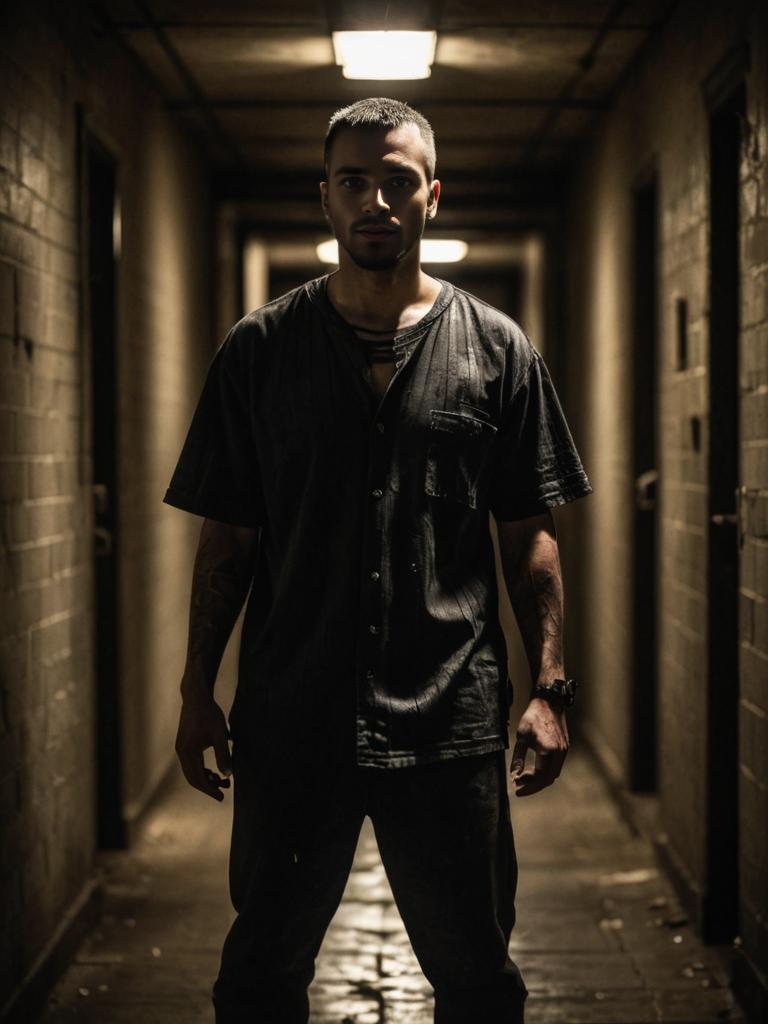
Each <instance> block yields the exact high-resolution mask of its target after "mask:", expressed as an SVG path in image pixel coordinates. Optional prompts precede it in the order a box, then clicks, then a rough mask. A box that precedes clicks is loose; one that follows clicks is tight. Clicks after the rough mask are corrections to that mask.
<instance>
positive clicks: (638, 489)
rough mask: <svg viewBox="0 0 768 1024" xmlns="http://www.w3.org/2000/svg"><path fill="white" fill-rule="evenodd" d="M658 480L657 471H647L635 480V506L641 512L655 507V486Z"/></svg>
mask: <svg viewBox="0 0 768 1024" xmlns="http://www.w3.org/2000/svg"><path fill="white" fill-rule="evenodd" d="M658 480H659V471H658V470H657V469H647V470H646V471H645V473H641V474H640V476H639V477H638V478H637V479H636V480H635V505H636V506H637V508H639V509H641V510H642V511H648V510H649V509H652V508H655V507H656V484H657V483H658Z"/></svg>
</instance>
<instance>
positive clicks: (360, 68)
mask: <svg viewBox="0 0 768 1024" xmlns="http://www.w3.org/2000/svg"><path fill="white" fill-rule="evenodd" d="M331 35H332V39H333V52H334V54H335V56H336V63H337V64H341V66H342V71H343V74H344V77H345V78H366V79H368V80H369V81H370V80H374V79H376V80H378V81H394V80H395V79H406V78H408V79H412V78H429V76H430V74H431V73H432V61H433V60H434V59H435V45H436V43H437V32H333V33H332V34H331Z"/></svg>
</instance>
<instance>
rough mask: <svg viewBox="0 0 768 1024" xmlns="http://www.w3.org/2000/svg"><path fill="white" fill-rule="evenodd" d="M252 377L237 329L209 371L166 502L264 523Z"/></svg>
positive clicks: (242, 522)
mask: <svg viewBox="0 0 768 1024" xmlns="http://www.w3.org/2000/svg"><path fill="white" fill-rule="evenodd" d="M249 380H250V377H249V373H248V368H247V367H246V366H242V365H240V360H239V359H238V357H237V353H236V352H235V351H234V329H233V331H230V333H229V335H227V338H226V339H225V341H224V342H223V344H222V345H221V347H220V348H219V350H218V352H217V353H216V355H215V357H214V359H213V362H212V363H211V366H210V368H209V370H208V374H207V377H206V380H205V384H204V386H203V391H202V394H201V395H200V400H199V401H198V403H197V408H196V409H195V413H194V416H193V418H192V423H191V425H190V427H189V432H188V433H187V438H186V441H185V442H184V446H183V448H182V450H181V455H180V456H179V461H178V462H177V464H176V469H175V470H174V472H173V476H172V477H171V481H170V484H169V487H168V490H167V491H166V494H165V497H164V499H163V500H164V501H165V502H166V503H167V504H169V505H173V506H175V507H176V508H180V509H183V510H184V511H185V512H192V513H194V514H195V515H199V516H205V517H207V518H209V519H216V520H218V521H219V522H223V523H231V524H232V525H233V526H250V527H256V526H259V525H261V524H262V523H263V521H264V516H263V506H264V502H263V493H262V488H261V479H260V473H259V466H258V461H257V457H256V448H255V444H254V440H253V433H252V411H251V409H250V398H249V395H250V392H251V389H250V387H249Z"/></svg>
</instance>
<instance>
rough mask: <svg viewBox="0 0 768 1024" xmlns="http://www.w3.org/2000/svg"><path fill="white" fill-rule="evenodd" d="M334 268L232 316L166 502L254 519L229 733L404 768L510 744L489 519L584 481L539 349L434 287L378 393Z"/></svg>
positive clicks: (535, 508) (466, 300) (576, 489)
mask: <svg viewBox="0 0 768 1024" xmlns="http://www.w3.org/2000/svg"><path fill="white" fill-rule="evenodd" d="M327 280H328V279H327V277H321V278H318V279H317V280H314V281H310V282H309V283H307V284H306V285H303V286H302V287H300V288H297V289H296V290H294V291H292V292H289V293H288V294H287V295H284V296H282V297H281V298H279V299H276V300H275V301H274V302H271V303H269V304H268V305H266V306H263V307H261V308H260V309H257V310H255V311H254V312H253V313H250V314H248V316H246V317H244V318H243V319H242V320H241V321H240V322H239V323H238V324H236V325H235V326H234V327H233V328H232V330H231V331H230V333H229V335H228V336H227V338H226V339H225V341H224V343H223V345H222V346H221V348H220V349H219V351H218V353H217V354H216V356H215V358H214V360H213V363H212V365H211V368H210V370H209V373H208V377H207V380H206V383H205V387H204V389H203V393H202V396H201V398H200V402H199V404H198V407H197V410H196V412H195V416H194V419H193V421H192V425H191V427H190V430H189V434H188V436H187V440H186V442H185V444H184V448H183V451H182V453H181V457H180V459H179V462H178V465H177V467H176V470H175V472H174V474H173V478H172V480H171V484H170V487H169V489H168V492H167V494H166V497H165V500H166V501H167V502H168V503H170V504H172V505H175V506H177V507H179V508H182V509H186V510H187V511H189V512H193V513H197V514H198V515H202V516H207V517H209V518H211V519H216V520H220V521H222V522H226V523H233V524H236V525H242V526H251V527H260V542H259V548H258V558H257V564H256V568H255V574H254V581H253V586H252V588H251V592H250V596H249V599H248V604H247V609H246V615H245V621H244V628H243V635H242V641H241V649H240V667H239V676H238V686H237V692H236V697H235V701H234V705H233V708H232V711H231V713H230V728H231V730H232V734H233V736H234V735H248V736H249V737H250V738H252V739H253V741H254V742H260V743H262V744H264V745H265V748H266V749H268V750H269V751H270V752H271V753H272V754H274V755H276V756H279V757H283V758H294V757H296V756H299V757H300V756H301V755H302V754H305V755H306V756H307V757H308V758H309V759H310V760H311V758H313V757H318V756H326V755H331V754H332V752H333V750H335V749H342V748H346V749H347V750H349V751H350V752H351V751H353V749H354V751H356V759H357V763H358V764H359V765H365V766H380V767H396V766H403V765H411V764H416V763H420V762H424V761H434V760H442V759H445V758H453V757H459V756H464V755H469V754H478V753H482V752H486V751H491V750H499V749H502V748H504V747H506V746H508V739H507V725H508V716H509V700H508V696H509V688H508V680H507V656H506V647H505V642H504V636H503V633H502V630H501V626H500V623H499V615H498V593H497V583H496V572H495V562H494V554H493V545H492V540H491V534H490V530H489V517H488V513H489V511H490V512H491V513H493V515H494V516H495V517H496V518H497V519H498V520H509V519H521V518H524V517H526V516H531V515H535V514H537V513H540V512H542V511H544V510H546V509H547V508H551V507H553V506H556V505H561V504H563V503H564V502H568V501H572V500H573V499H575V498H578V497H580V496H582V495H585V494H588V493H589V492H590V491H591V486H590V483H589V481H588V479H587V476H586V474H585V472H584V470H583V468H582V465H581V462H580V459H579V456H578V453H577V451H576V449H575V447H574V444H573V441H572V439H571V435H570V432H569V430H568V427H567V424H566V422H565V419H564V416H563V413H562V409H561V407H560V404H559V402H558V399H557V396H556V394H555V391H554V388H553V386H552V382H551V380H550V377H549V374H548V372H547V368H546V366H545V364H544V361H543V359H542V357H541V355H540V354H539V353H538V352H537V350H536V349H535V348H534V347H533V345H532V344H531V343H530V341H529V340H528V339H527V337H526V336H525V334H524V333H523V331H522V330H521V329H520V328H519V327H518V326H517V324H516V323H515V322H514V321H513V320H511V319H510V318H509V317H507V316H505V315H504V314H502V313H500V312H499V311H498V310H496V309H493V308H492V307H491V306H488V305H487V304H486V303H484V302H482V301H480V300H479V299H477V298H475V297H474V296H472V295H469V294H468V293H467V292H464V291H462V290H461V289H459V288H455V287H454V286H452V285H451V284H449V283H447V282H442V289H441V292H440V295H439V296H438V298H437V300H436V302H435V304H434V305H433V307H432V309H431V310H430V311H429V312H428V313H427V314H426V316H424V317H423V318H422V320H421V321H419V323H418V324H416V325H415V326H413V327H411V328H408V329H407V330H405V331H403V332H401V333H400V334H399V335H398V336H396V337H395V342H394V347H395V372H394V376H393V378H392V380H391V382H390V384H389V386H388V388H387V391H386V393H385V394H384V396H383V397H380V396H379V395H378V394H377V393H376V392H375V391H374V390H373V388H372V387H371V384H370V382H369V379H368V378H367V371H368V365H367V360H366V355H365V351H364V344H363V342H361V341H360V339H359V338H358V337H357V336H356V335H355V333H354V331H353V330H352V328H351V327H350V325H349V324H347V323H346V322H345V321H344V320H343V319H342V318H341V317H340V315H339V314H338V313H337V312H336V310H335V309H334V307H333V306H332V305H331V303H330V301H329V299H328V297H327V294H326V284H327Z"/></svg>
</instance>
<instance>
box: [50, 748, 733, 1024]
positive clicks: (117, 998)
mask: <svg viewBox="0 0 768 1024" xmlns="http://www.w3.org/2000/svg"><path fill="white" fill-rule="evenodd" d="M511 804H512V813H513V821H514V824H515V829H516V838H517V845H518V852H519V855H520V861H521V882H520V890H519V900H518V926H517V928H516V929H515V932H514V934H513V939H512V944H511V952H512V956H513V957H514V959H515V960H516V961H517V962H518V963H519V964H520V967H521V969H522V972H523V975H524V978H525V980H526V983H527V985H528V988H529V990H530V997H529V999H528V1003H527V1011H526V1021H527V1024H645V1022H647V1021H670V1022H671V1021H676V1022H688V1024H709V1022H715V1021H719V1022H722V1021H730V1022H734V1021H741V1020H742V1017H741V1016H740V1014H739V1012H738V1010H737V1008H736V1007H735V1006H734V1002H733V999H732V996H731V993H730V990H729V989H728V987H727V984H726V978H725V974H724V971H723V968H722V966H721V964H720V960H719V959H718V957H717V955H716V953H715V951H713V950H711V949H708V948H706V947H702V946H701V944H700V943H698V942H697V941H696V938H695V937H694V934H693V931H692V929H691V927H690V926H689V925H688V924H687V922H686V921H685V917H684V915H683V914H682V913H681V911H680V908H679V906H678V904H677V902H676V900H675V899H674V896H673V893H672V890H671V889H670V886H669V884H668V883H667V881H666V879H665V878H664V877H663V876H662V875H660V874H659V873H658V871H657V869H656V866H655V863H654V860H653V855H652V852H651V850H650V847H649V846H648V844H647V843H646V842H645V841H644V840H642V839H640V838H638V837H636V836H633V835H632V834H631V833H630V831H629V829H628V828H627V827H626V826H625V825H624V824H623V823H622V821H621V820H620V819H619V817H618V815H617V813H616V809H615V806H614V804H613V803H612V802H611V800H610V798H609V797H608V795H607V793H606V790H605V788H604V786H603V784H602V783H601V781H600V779H599V778H598V777H597V776H596V775H595V774H594V771H593V770H592V767H591V764H590V762H589V761H588V760H587V759H586V758H585V757H584V756H580V755H579V754H578V753H577V752H572V753H571V755H570V757H569V761H568V764H567V766H566V769H565V771H564V773H563V775H562V776H561V778H560V780H558V782H557V783H556V784H555V786H553V787H552V788H551V789H550V790H548V791H546V792H543V793H541V794H538V795H537V796H535V797H532V798H529V799H517V798H515V797H513V798H512V801H511ZM230 806H231V801H230V800H229V798H228V799H227V801H225V804H224V805H223V806H222V805H218V804H215V803H213V801H210V800H208V799H206V798H205V797H203V796H202V795H201V794H199V793H196V792H195V791H194V790H192V789H190V788H188V787H187V786H186V784H185V783H184V782H183V780H181V778H180V779H179V784H178V786H177V788H176V789H175V791H174V792H173V793H172V795H171V797H170V799H169V800H168V801H166V802H165V803H164V804H163V805H162V806H161V807H159V808H158V809H157V810H156V811H155V812H154V813H153V814H152V816H151V817H150V820H149V822H148V824H147V828H146V831H145V834H144V837H143V839H142V840H141V841H140V843H138V844H137V845H136V846H135V848H134V849H133V850H131V851H130V852H129V853H121V854H116V855H113V854H110V855H108V856H107V857H105V858H104V860H103V871H104V883H105V889H106V905H105V912H104V914H103V916H102V919H101V921H100V924H99V926H98V927H97V929H96V930H95V931H94V932H93V933H92V934H91V936H90V937H89V938H88V939H87V940H86V942H85V943H84V944H83V946H82V948H81V949H80V951H79V953H78V955H77V957H76V960H75V962H74V963H73V964H72V965H71V967H70V968H69V970H68V971H67V973H66V974H65V975H64V977H63V978H62V979H61V981H60V983H59V984H58V986H57V987H56V989H55V991H54V992H53V994H52V996H51V998H50V1000H49V1005H48V1009H47V1011H46V1012H45V1013H44V1014H43V1016H42V1018H41V1022H45V1024H60V1022H64V1021H69V1020H73V1019H75V1020H78V1021H82V1022H84V1024H85V1022H87V1024H128V1022H131V1024H136V1021H141V1024H203V1022H207V1024H210V1022H212V1011H211V1008H210V1003H209V995H208V993H209V987H210V984H211V982H212V980H213V977H214V976H215V973H216V968H217V963H218V953H219V949H220V946H221V941H222V939H223V936H224V934H225V932H226V929H227V927H228V923H229V920H230V918H231V913H232V912H231V909H230V906H229V903H228V898H227V892H226V856H227V848H228V842H229V826H230V810H229V808H230ZM429 991H430V990H429V987H428V986H427V984H426V983H425V981H424V980H423V978H422V976H421V974H420V972H419V969H418V965H417V963H416V961H415V959H414V957H413V954H412V952H411V949H410V946H409V943H408V939H407V937H406V935H405V933H404V931H403V927H402V925H401V923H400V919H399V917H398V914H397V911H396V909H395V907H394V905H393V902H392V895H391V892H390V889H389V886H388V885H387V881H386V878H385V876H384V872H383V869H382V867H381V863H380V861H379V858H378V852H377V849H376V843H375V840H374V838H373V834H372V830H371V828H370V823H369V822H368V821H366V826H365V828H364V830H363V833H362V835H361V839H360V844H359V847H358V853H357V858H356V862H355V867H354V870H353V872H352V875H351V876H350V880H349V884H348V886H347V890H346V893H345V896H344V900H343V903H342V905H341V907H340V908H339V911H338V913H337V915H336V917H335V919H334V922H333V924H332V926H331V928H330V930H329V932H328V934H327V936H326V940H325V943H324V946H323V949H322V951H321V955H320V958H319V962H318V969H317V976H316V980H315V982H314V984H313V987H312V990H311V998H312V1007H313V1012H312V1024H428V1022H431V1020H432V1014H431V999H430V994H429Z"/></svg>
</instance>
